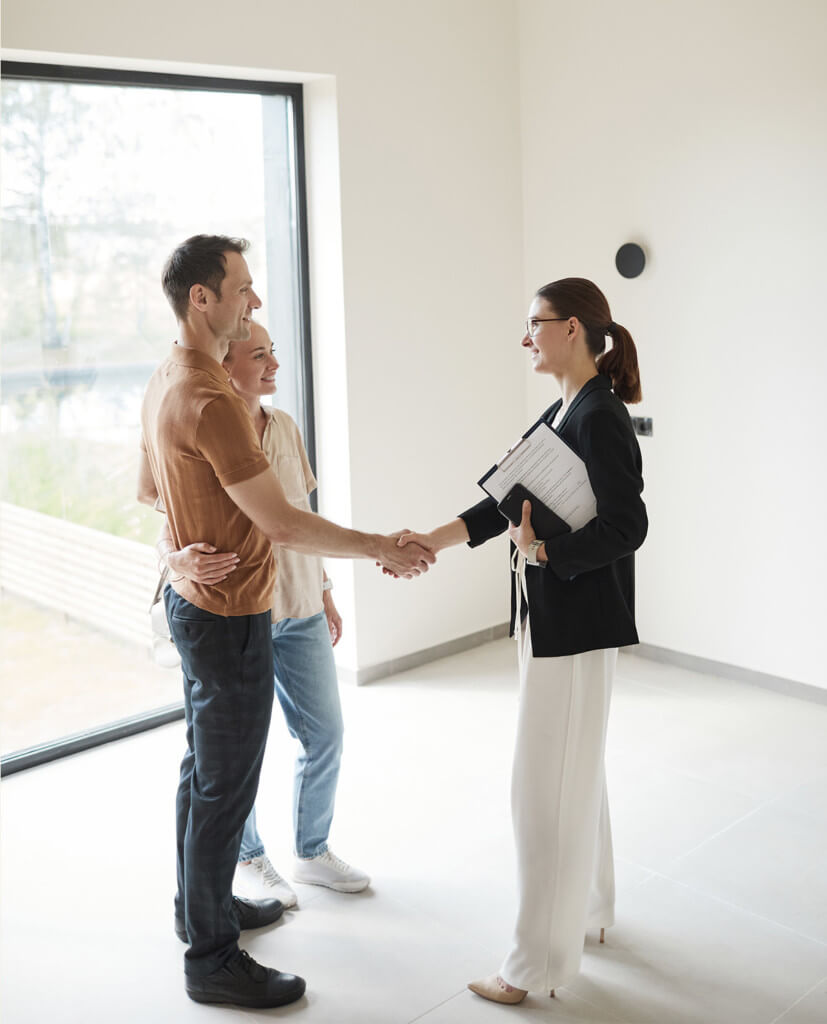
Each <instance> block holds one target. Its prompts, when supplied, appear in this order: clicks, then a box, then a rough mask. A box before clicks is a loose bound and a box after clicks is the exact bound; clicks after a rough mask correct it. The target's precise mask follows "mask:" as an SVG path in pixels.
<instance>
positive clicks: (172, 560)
mask: <svg viewBox="0 0 827 1024" xmlns="http://www.w3.org/2000/svg"><path fill="white" fill-rule="evenodd" d="M164 559H165V561H166V563H167V565H168V566H169V567H170V570H171V571H172V572H173V573H175V574H176V575H178V576H186V578H187V579H188V580H192V582H193V583H205V584H207V585H208V586H209V585H212V584H215V583H221V582H222V581H223V580H226V578H227V577H228V576H229V575H230V573H231V572H235V570H236V568H237V567H238V555H237V554H235V552H233V551H230V552H218V551H216V549H215V548H214V547H213V545H212V544H207V543H206V542H205V541H196V542H195V543H194V544H187V546H186V547H185V548H181V549H180V551H167V552H166V554H165V555H164Z"/></svg>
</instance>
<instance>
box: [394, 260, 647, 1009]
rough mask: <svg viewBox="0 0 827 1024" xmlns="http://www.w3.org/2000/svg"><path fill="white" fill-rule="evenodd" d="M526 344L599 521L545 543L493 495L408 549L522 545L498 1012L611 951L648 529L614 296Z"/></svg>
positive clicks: (543, 317) (567, 302)
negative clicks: (510, 842)
mask: <svg viewBox="0 0 827 1024" xmlns="http://www.w3.org/2000/svg"><path fill="white" fill-rule="evenodd" d="M607 335H608V336H610V337H611V338H612V342H613V344H612V347H611V348H610V349H609V351H608V352H607V351H606V336H607ZM522 345H523V347H524V348H526V349H527V350H528V351H529V353H530V356H531V362H532V366H533V368H534V370H535V372H536V373H548V374H551V375H552V376H553V377H554V378H555V379H556V380H557V383H558V384H559V386H560V390H561V392H562V398H561V399H558V401H556V402H555V403H554V404H553V405H551V406H550V407H549V408H548V409H547V410H546V411H545V412H544V413H543V416H542V419H543V420H544V421H545V422H546V423H548V424H549V426H551V427H552V429H554V430H555V431H557V433H558V434H559V435H560V436H561V437H562V438H563V439H564V440H565V441H566V442H568V444H569V445H570V446H571V447H572V448H573V449H574V450H575V451H576V452H577V453H578V454H579V455H580V457H581V458H582V459H583V460H584V462H585V463H586V468H587V470H588V474H589V480H590V482H591V485H592V489H593V491H594V494H595V498H596V499H597V515H596V516H595V518H593V519H592V520H591V522H589V523H587V524H586V525H585V526H584V527H582V528H581V529H579V530H575V531H574V532H569V533H564V534H562V535H557V536H554V537H536V536H535V533H534V530H533V529H532V526H531V521H530V512H531V510H530V505H529V503H528V502H525V503H524V506H523V517H522V521H521V523H520V524H519V525H511V526H509V524H508V522H507V521H506V520H505V519H504V518H503V516H502V515H501V514H500V513H499V512H498V510H497V507H496V503H495V502H494V500H493V499H492V498H486V499H484V500H483V501H481V502H479V504H477V505H474V506H473V507H472V508H469V509H467V510H466V511H465V512H462V513H460V515H459V517H458V518H457V519H454V520H452V521H451V522H449V523H446V524H445V525H444V526H440V527H438V528H437V529H435V530H433V531H432V532H431V533H429V534H406V535H405V536H403V537H402V538H400V543H405V541H406V540H408V539H410V540H416V541H418V542H419V543H420V544H423V545H424V546H426V547H429V548H431V549H432V550H433V551H435V552H436V551H439V550H440V549H441V548H444V547H447V546H450V545H452V544H459V543H461V542H463V541H465V542H467V543H468V544H469V545H470V546H471V547H476V546H477V545H478V544H482V543H483V542H484V541H486V540H489V539H490V538H492V537H495V536H497V535H499V534H501V533H504V532H505V531H506V529H508V531H509V534H510V536H511V540H512V542H513V547H512V552H513V554H514V557H513V560H512V565H513V567H514V569H515V571H514V572H513V573H512V601H511V606H512V616H511V632H512V633H513V632H515V627H516V632H517V634H518V640H519V641H520V643H521V647H522V649H521V659H520V662H521V668H520V711H519V718H518V726H517V740H516V745H515V752H514V768H513V774H512V790H511V804H512V816H513V822H514V834H515V840H516V845H517V860H518V874H519V894H520V898H519V909H518V913H517V924H516V928H515V934H514V939H513V943H512V948H511V951H510V952H509V953H508V955H507V956H506V958H505V960H504V962H503V964H502V966H501V967H500V970H499V973H498V974H493V975H491V976H490V977H488V978H484V979H482V980H480V981H476V982H472V983H471V984H470V985H469V988H470V989H471V990H472V991H474V992H476V993H478V994H479V995H481V996H484V997H485V998H487V999H493V1000H494V1001H496V1002H501V1003H518V1002H520V1001H521V1000H522V999H523V998H525V995H526V992H527V991H529V990H535V991H543V990H544V991H550V992H551V994H552V995H554V988H555V987H557V986H560V985H563V984H565V983H566V982H567V981H568V980H570V979H571V978H572V977H573V976H574V975H576V974H577V972H578V971H579V969H580V957H581V953H582V949H583V939H584V936H585V933H586V930H587V929H588V928H591V927H595V928H597V927H599V928H600V929H601V941H602V938H603V929H604V928H605V927H607V926H609V925H611V924H613V923H614V866H613V862H612V844H611V830H610V825H609V813H608V803H607V799H606V785H605V770H604V749H605V739H606V723H607V719H608V712H609V702H610V698H611V689H612V679H613V675H614V667H615V661H616V657H617V648H618V647H622V646H625V645H627V644H634V643H637V642H638V636H637V630H636V628H635V610H634V554H633V553H634V551H635V550H636V549H637V548H639V547H640V545H641V544H642V543H643V540H644V538H645V537H646V530H647V518H646V509H645V507H644V504H643V501H642V500H641V496H640V495H641V491H642V490H643V479H642V476H641V458H640V449H639V447H638V444H637V439H636V437H635V433H634V430H633V428H632V423H631V420H630V418H629V414H628V412H627V411H626V408H625V405H624V403H628V402H638V401H640V398H641V391H640V376H639V372H638V363H637V352H636V349H635V345H634V342H633V341H632V338H631V335H630V334H629V332H628V331H627V330H626V328H625V327H621V326H620V325H619V324H616V323H614V321H613V320H612V317H611V313H610V311H609V304H608V302H607V301H606V298H605V296H604V295H603V293H602V292H601V291H600V289H599V288H597V287H596V286H595V285H594V284H592V282H591V281H586V280H584V279H583V278H566V279H564V280H562V281H555V282H554V283H553V284H549V285H546V286H545V287H544V288H541V289H540V290H539V291H538V292H537V294H536V296H535V297H534V301H533V302H532V304H531V307H530V309H529V315H528V320H527V321H526V333H525V335H524V336H523V339H522ZM517 608H519V609H520V614H519V615H517V614H516V611H517ZM524 619H525V631H524V633H523V632H522V629H521V626H522V624H523V620H524ZM521 634H522V635H521Z"/></svg>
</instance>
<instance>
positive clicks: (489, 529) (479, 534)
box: [459, 497, 508, 548]
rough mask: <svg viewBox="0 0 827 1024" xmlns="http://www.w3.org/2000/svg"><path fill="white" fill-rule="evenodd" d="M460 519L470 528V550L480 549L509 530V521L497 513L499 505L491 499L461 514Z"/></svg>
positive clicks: (484, 499) (480, 502)
mask: <svg viewBox="0 0 827 1024" xmlns="http://www.w3.org/2000/svg"><path fill="white" fill-rule="evenodd" d="M459 518H460V519H462V520H464V522H465V525H466V526H467V527H468V537H469V540H468V547H469V548H476V547H479V545H480V544H484V543H485V542H486V541H487V540H491V538H492V537H499V535H500V534H501V533H505V531H506V530H507V529H508V520H507V519H506V518H505V516H504V515H502V514H501V513H500V512H498V511H497V503H496V501H494V499H493V498H491V497H489V498H483V499H482V501H479V502H477V504H476V505H472V506H471V508H468V509H466V510H465V511H464V512H460V514H459Z"/></svg>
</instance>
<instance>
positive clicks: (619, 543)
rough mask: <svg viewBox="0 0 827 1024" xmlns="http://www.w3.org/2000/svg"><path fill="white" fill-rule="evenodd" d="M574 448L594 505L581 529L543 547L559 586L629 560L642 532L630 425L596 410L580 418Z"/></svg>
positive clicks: (643, 509)
mask: <svg viewBox="0 0 827 1024" xmlns="http://www.w3.org/2000/svg"><path fill="white" fill-rule="evenodd" d="M577 442H578V447H579V449H580V452H581V453H582V455H583V460H584V461H585V463H586V469H587V471H588V474H589V481H590V482H591V485H592V490H593V491H594V495H595V498H596V500H597V515H596V516H595V518H594V519H592V520H591V522H589V523H586V525H585V526H584V527H582V528H581V529H579V530H575V531H574V532H573V533H565V534H562V535H561V536H558V537H552V538H551V540H547V541H546V556H547V558H548V567H549V568H550V569H551V570H552V571H553V572H554V574H555V575H556V576H559V577H560V579H563V580H568V579H572V578H573V577H575V576H578V575H579V574H580V573H583V572H589V571H590V570H591V569H599V568H601V566H604V565H608V564H609V563H611V562H614V561H616V560H617V559H619V558H623V557H624V556H625V555H630V554H631V553H632V552H633V551H636V550H637V548H639V547H640V545H641V544H642V543H643V541H644V539H645V537H646V532H647V529H648V518H647V515H646V506H645V505H644V504H643V499H642V498H641V496H640V495H641V492H642V491H643V476H642V471H641V457H640V448H639V446H638V443H637V438H636V437H635V435H634V431H633V430H632V426H631V424H630V423H628V422H625V421H624V419H623V418H622V417H621V416H619V415H618V414H617V413H616V412H615V411H614V410H613V409H597V410H594V411H593V412H592V413H590V414H589V415H587V416H584V417H583V421H582V423H581V424H580V426H579V429H578V432H577Z"/></svg>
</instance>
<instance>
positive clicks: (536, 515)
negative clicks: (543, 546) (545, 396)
mask: <svg viewBox="0 0 827 1024" xmlns="http://www.w3.org/2000/svg"><path fill="white" fill-rule="evenodd" d="M477 483H478V484H479V486H480V487H482V489H483V490H484V491H485V492H486V494H488V495H490V496H491V497H492V498H493V499H494V500H495V501H496V502H497V507H498V508H500V505H504V506H505V509H506V510H505V511H503V509H500V511H501V512H503V515H505V517H506V518H507V519H509V520H511V521H512V522H519V521H520V519H521V518H522V508H521V507H520V502H521V501H522V500H524V498H527V499H528V500H529V501H530V502H531V508H532V514H531V521H532V525H533V526H534V529H535V533H537V536H538V537H540V536H543V535H545V536H548V537H552V536H556V535H558V534H560V533H561V532H567V531H571V530H579V529H581V528H582V527H583V526H585V525H586V523H588V522H589V521H590V520H592V519H593V518H594V517H595V516H596V515H597V502H596V499H595V496H594V491H593V490H592V486H591V481H590V480H589V475H588V470H587V468H586V463H585V462H584V461H583V459H582V458H581V457H580V456H579V455H578V453H577V452H576V451H575V450H574V449H573V448H572V447H571V445H569V444H568V443H567V442H566V441H565V440H564V439H563V438H562V437H560V435H559V434H558V433H557V432H556V431H555V430H554V429H553V428H552V427H550V426H549V424H548V423H547V422H546V421H545V420H542V419H541V420H538V421H537V422H536V423H535V424H534V425H533V426H532V427H531V428H530V429H529V430H528V431H526V433H525V434H523V436H522V437H521V438H519V440H518V441H517V442H516V443H515V444H513V445H512V446H511V447H510V448H509V449H508V451H507V452H506V453H505V455H503V457H502V458H501V459H500V460H499V462H497V463H495V464H494V465H493V466H492V467H491V469H489V470H488V472H487V473H486V474H485V475H484V476H483V477H481V479H480V480H478V481H477ZM518 487H522V488H523V489H524V490H525V491H526V492H528V493H527V494H525V495H524V496H523V497H522V498H515V496H514V494H513V493H512V492H515V491H516V489H517V488H518ZM518 493H522V492H518ZM515 500H516V501H517V506H518V509H519V511H518V512H517V515H516V517H514V516H513V515H512V514H511V513H512V512H513V510H514V505H513V504H512V503H513V502H514V501H515ZM541 524H542V525H541ZM561 524H563V525H565V527H566V531H563V529H562V525H561Z"/></svg>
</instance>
